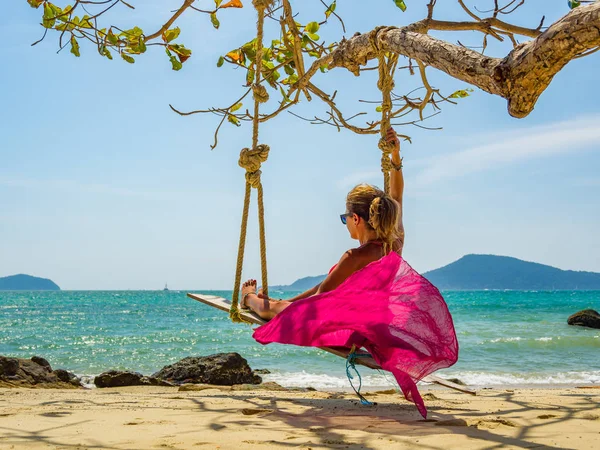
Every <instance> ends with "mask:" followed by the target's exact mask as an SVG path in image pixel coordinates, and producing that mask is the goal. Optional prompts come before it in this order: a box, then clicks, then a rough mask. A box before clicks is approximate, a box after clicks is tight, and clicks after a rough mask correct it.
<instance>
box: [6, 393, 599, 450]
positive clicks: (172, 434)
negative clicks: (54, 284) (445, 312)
mask: <svg viewBox="0 0 600 450" xmlns="http://www.w3.org/2000/svg"><path fill="white" fill-rule="evenodd" d="M422 392H423V394H424V397H425V401H426V404H427V406H428V408H429V417H428V419H427V420H423V419H422V418H421V416H420V415H419V414H418V412H417V410H416V408H415V407H414V405H412V404H410V403H408V402H406V401H405V400H403V399H401V398H400V397H399V396H398V395H397V394H390V393H378V394H375V393H370V394H369V395H368V398H370V399H371V400H373V401H375V402H377V405H376V406H373V407H368V406H363V405H360V404H359V403H358V402H357V401H356V398H355V397H354V396H353V395H351V394H349V393H335V392H329V393H328V392H289V391H285V392H277V391H269V390H266V391H264V390H256V391H254V390H250V391H229V390H222V389H215V388H209V389H204V390H201V391H180V390H178V389H177V388H163V387H130V388H120V389H93V390H76V391H73V390H42V389H39V390H38V389H0V449H37V448H52V449H83V448H106V449H217V448H218V449H236V450H238V449H254V448H290V449H292V448H294V449H295V448H298V449H309V448H310V449H323V448H339V449H403V448H411V449H448V448H452V449H454V448H456V449H492V448H494V449H504V448H550V449H558V448H560V449H565V448H569V449H570V448H573V449H600V405H599V404H600V389H598V388H597V387H596V388H587V389H578V388H575V387H572V388H561V389H550V388H548V389H526V388H515V389H483V390H481V391H480V392H479V395H477V396H475V397H474V396H470V395H467V394H461V393H458V392H454V391H450V390H445V389H423V390H422Z"/></svg>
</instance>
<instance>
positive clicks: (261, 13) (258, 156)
mask: <svg viewBox="0 0 600 450" xmlns="http://www.w3.org/2000/svg"><path fill="white" fill-rule="evenodd" d="M252 3H253V4H254V7H255V8H256V11H257V13H258V22H257V25H256V28H257V33H256V58H255V61H254V64H255V76H256V78H255V81H254V84H253V85H252V94H253V97H254V116H253V118H252V148H251V149H249V148H244V149H242V151H241V152H240V159H239V162H238V164H239V165H240V167H242V168H244V169H246V192H245V196H244V209H243V211H242V225H241V228H240V243H239V246H238V258H237V265H236V271H235V282H234V286H233V295H232V298H231V308H230V310H229V317H230V318H231V320H232V321H233V322H247V321H246V320H244V318H243V317H242V316H241V315H240V310H239V298H240V285H241V283H242V269H243V266H244V249H245V246H246V232H247V226H248V211H249V209H250V196H251V192H252V188H255V189H256V190H257V191H258V224H259V233H260V266H261V276H262V286H263V293H264V294H265V295H269V290H268V286H269V283H268V279H267V243H266V232H265V207H264V201H263V187H262V182H261V179H260V177H261V174H262V172H261V170H260V167H261V165H262V163H264V162H265V161H266V160H267V158H268V157H269V150H270V149H269V146H268V145H264V144H261V145H259V144H258V131H259V124H260V117H259V112H260V104H261V103H265V102H267V101H268V100H269V94H268V92H267V90H266V89H265V87H264V86H262V85H261V84H260V80H261V72H262V58H263V40H264V22H265V9H267V8H269V7H270V6H271V5H272V3H273V0H253V2H252Z"/></svg>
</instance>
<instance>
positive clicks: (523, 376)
mask: <svg viewBox="0 0 600 450" xmlns="http://www.w3.org/2000/svg"><path fill="white" fill-rule="evenodd" d="M438 375H439V376H441V377H442V378H446V379H448V378H458V379H459V380H461V381H462V382H463V383H465V384H467V385H469V386H509V385H540V386H542V385H574V384H600V371H586V372H557V373H519V374H514V373H501V372H467V371H465V372H452V373H450V372H447V373H444V374H441V375H440V374H438ZM263 380H264V381H274V382H276V383H279V384H281V385H282V386H285V387H313V388H315V389H334V390H337V389H350V383H349V381H348V379H347V377H345V376H341V375H340V376H336V375H331V374H319V373H309V372H305V371H302V372H273V373H271V374H268V375H264V376H263ZM353 382H354V383H355V386H357V382H358V380H356V379H355V380H353ZM424 384H428V383H424ZM362 386H363V387H366V388H390V387H393V388H398V385H397V383H396V381H395V379H394V377H393V376H392V375H391V374H386V375H384V374H377V375H363V376H362Z"/></svg>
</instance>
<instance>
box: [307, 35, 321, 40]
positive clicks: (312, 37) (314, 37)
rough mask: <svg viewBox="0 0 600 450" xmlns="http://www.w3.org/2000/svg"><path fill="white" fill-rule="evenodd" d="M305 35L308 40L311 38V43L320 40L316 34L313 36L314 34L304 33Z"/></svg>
mask: <svg viewBox="0 0 600 450" xmlns="http://www.w3.org/2000/svg"><path fill="white" fill-rule="evenodd" d="M306 35H307V36H308V37H309V38H311V39H312V40H313V41H318V40H319V39H320V38H319V35H318V34H315V33H306Z"/></svg>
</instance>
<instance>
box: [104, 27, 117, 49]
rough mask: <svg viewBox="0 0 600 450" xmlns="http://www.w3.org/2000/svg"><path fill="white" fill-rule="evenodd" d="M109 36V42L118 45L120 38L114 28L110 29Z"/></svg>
mask: <svg viewBox="0 0 600 450" xmlns="http://www.w3.org/2000/svg"><path fill="white" fill-rule="evenodd" d="M107 38H108V42H110V43H111V44H112V45H117V44H118V43H119V38H118V37H117V36H116V35H115V34H114V33H113V31H112V28H111V29H110V30H108V34H107Z"/></svg>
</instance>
